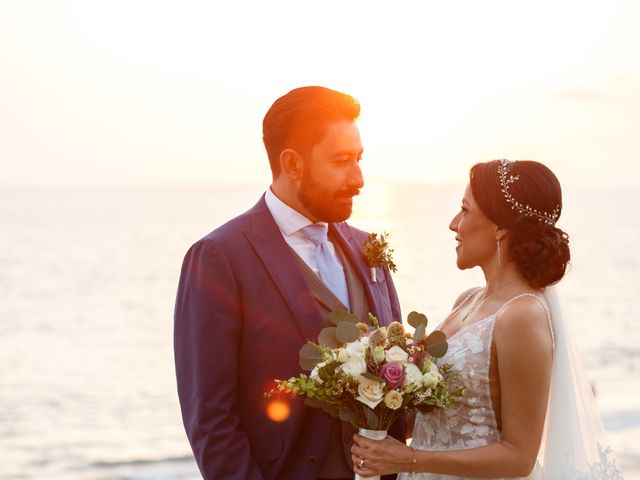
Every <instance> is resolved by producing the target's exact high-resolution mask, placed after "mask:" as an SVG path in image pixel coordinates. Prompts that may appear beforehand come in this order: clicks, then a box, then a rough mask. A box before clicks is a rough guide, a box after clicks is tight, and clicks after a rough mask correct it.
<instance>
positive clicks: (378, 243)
mask: <svg viewBox="0 0 640 480" xmlns="http://www.w3.org/2000/svg"><path fill="white" fill-rule="evenodd" d="M388 237H389V234H388V233H386V232H385V233H383V234H381V235H380V236H379V237H378V234H377V233H375V232H374V233H371V234H369V236H368V237H367V241H366V242H365V244H364V246H363V249H362V253H363V254H364V258H365V259H366V261H367V265H369V267H374V268H375V267H378V268H387V269H389V270H391V271H392V272H395V271H396V270H397V268H396V264H395V263H393V256H392V254H393V249H391V248H389V243H388V242H387V238H388Z"/></svg>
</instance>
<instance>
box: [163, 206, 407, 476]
mask: <svg viewBox="0 0 640 480" xmlns="http://www.w3.org/2000/svg"><path fill="white" fill-rule="evenodd" d="M330 235H331V238H332V239H333V241H337V242H339V243H340V246H341V247H342V249H343V250H344V252H345V255H346V256H347V258H348V259H349V261H350V262H351V264H352V265H353V266H354V267H355V269H356V270H357V272H358V274H359V276H360V278H361V280H362V282H363V284H364V285H365V290H366V292H367V295H368V298H369V302H370V305H371V307H372V310H373V313H374V314H375V315H376V316H377V317H378V319H379V320H380V323H381V324H383V325H384V324H388V323H390V322H391V321H393V320H397V321H401V316H400V306H399V303H398V298H397V295H396V291H395V288H394V286H393V282H392V280H391V276H390V274H389V272H388V271H386V270H385V271H382V270H379V271H378V272H377V273H378V279H379V280H378V283H371V281H370V280H369V274H368V268H367V266H366V265H365V263H364V259H363V256H362V253H361V252H362V245H363V244H364V242H365V241H366V238H367V234H366V233H365V232H362V231H360V230H357V229H355V228H353V227H350V226H349V225H347V224H346V223H339V224H332V225H330ZM325 326H326V325H325V324H324V323H323V320H322V318H321V316H320V313H319V310H318V308H317V306H316V304H315V301H314V299H313V296H312V293H311V291H310V290H309V288H308V287H307V285H306V283H305V281H304V279H303V277H302V274H301V273H300V271H299V268H298V266H297V264H296V260H295V258H294V256H293V254H292V252H291V250H290V248H289V246H288V245H287V243H286V242H285V240H284V238H283V237H282V234H281V233H280V230H279V229H278V227H277V225H276V223H275V221H274V220H273V217H272V216H271V213H270V212H269V210H268V208H267V206H266V203H265V202H264V197H262V198H261V199H260V201H259V202H258V203H257V204H256V205H255V206H254V207H253V208H252V209H251V210H249V211H247V212H245V213H244V214H242V215H240V216H239V217H236V218H234V219H233V220H231V221H230V222H228V223H226V224H224V225H223V226H221V227H219V228H218V229H216V230H214V231H213V232H211V233H210V234H209V235H207V236H206V237H204V238H203V239H201V240H200V241H198V242H196V243H195V244H194V245H193V246H192V247H191V249H190V250H189V251H188V252H187V254H186V256H185V259H184V263H183V266H182V274H181V277H180V285H179V287H178V295H177V300H176V308H175V325H174V327H175V329H174V349H175V362H176V375H177V380H178V394H179V397H180V405H181V408H182V417H183V420H184V425H185V429H186V431H187V436H188V438H189V441H190V443H191V447H192V449H193V452H194V455H195V458H196V461H197V463H198V467H199V468H200V471H201V472H202V475H203V477H204V478H205V479H207V480H213V479H215V480H221V479H225V480H226V479H237V480H262V479H265V480H266V479H296V480H305V479H308V480H312V479H315V478H316V474H317V471H318V467H319V463H320V461H321V460H322V457H323V454H324V451H325V447H326V445H327V441H328V438H329V431H330V426H331V419H330V418H329V417H328V416H327V415H326V414H325V413H324V412H323V411H322V410H320V409H315V408H310V407H306V406H305V405H304V404H303V402H302V401H301V399H291V400H290V402H289V405H290V407H291V413H290V416H289V417H288V419H287V420H286V421H283V422H274V421H273V420H271V419H269V417H268V415H267V413H266V408H267V404H268V402H269V400H268V399H265V398H264V396H263V393H264V392H265V391H266V390H268V389H270V388H271V387H272V386H273V379H276V378H279V379H286V378H290V377H292V376H294V375H298V374H299V373H300V372H301V368H300V366H299V364H298V352H299V350H300V348H301V347H302V345H303V344H304V343H305V342H306V341H307V340H313V341H317V338H318V334H319V332H320V330H321V329H322V328H324V327H325ZM288 400H289V399H288ZM400 429H401V430H402V431H397V432H395V436H398V437H402V438H403V439H404V431H403V427H400Z"/></svg>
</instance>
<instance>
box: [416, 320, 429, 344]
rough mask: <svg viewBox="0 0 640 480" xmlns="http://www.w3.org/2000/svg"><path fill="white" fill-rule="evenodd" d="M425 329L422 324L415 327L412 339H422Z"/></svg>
mask: <svg viewBox="0 0 640 480" xmlns="http://www.w3.org/2000/svg"><path fill="white" fill-rule="evenodd" d="M426 331H427V327H426V325H424V324H422V325H418V326H417V327H416V331H415V332H413V340H414V341H416V342H419V341H420V340H422V339H423V338H424V336H425V334H426Z"/></svg>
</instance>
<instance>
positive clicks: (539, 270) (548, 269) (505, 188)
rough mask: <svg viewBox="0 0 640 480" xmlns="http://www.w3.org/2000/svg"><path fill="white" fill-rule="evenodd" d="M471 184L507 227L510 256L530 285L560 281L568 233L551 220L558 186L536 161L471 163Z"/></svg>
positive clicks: (556, 213) (557, 209)
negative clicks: (472, 164)
mask: <svg viewBox="0 0 640 480" xmlns="http://www.w3.org/2000/svg"><path fill="white" fill-rule="evenodd" d="M470 184H471V191H472V193H473V197H474V198H475V200H476V202H477V203H478V206H479V207H480V210H482V213H484V214H485V215H486V216H487V218H489V220H491V221H492V222H493V223H495V224H496V225H497V226H498V227H500V228H504V229H506V230H508V231H509V236H510V240H511V241H510V247H509V256H510V257H511V259H512V260H513V261H515V263H516V264H517V265H518V267H519V269H520V271H521V272H522V274H523V275H524V276H525V278H526V279H527V280H528V281H529V284H530V285H531V286H532V287H533V288H544V287H546V286H548V285H551V284H554V283H556V282H558V281H559V280H560V279H561V278H562V277H563V276H564V273H565V270H566V268H567V264H568V263H569V259H570V258H571V255H570V252H569V236H568V235H567V234H566V233H565V232H563V231H562V230H560V229H559V228H557V227H556V226H555V223H556V221H557V219H558V218H559V217H560V213H561V211H562V190H561V188H560V182H558V179H557V178H556V176H555V175H554V173H553V172H552V171H551V170H549V169H548V168H547V167H545V166H544V165H543V164H541V163H539V162H534V161H531V160H520V161H517V162H511V161H508V160H494V161H491V162H485V163H478V164H476V165H474V166H473V167H472V168H471V172H470Z"/></svg>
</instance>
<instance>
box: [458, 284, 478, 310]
mask: <svg viewBox="0 0 640 480" xmlns="http://www.w3.org/2000/svg"><path fill="white" fill-rule="evenodd" d="M470 290H471V291H470V292H469V293H468V294H467V295H465V297H464V298H463V299H462V300H461V301H459V302H458V304H457V305H456V310H457V309H459V308H460V307H461V306H462V305H464V304H465V303H467V300H469V299H470V298H471V297H473V296H474V295H475V294H476V293H478V292H479V291H480V290H482V287H476V288H471V289H470Z"/></svg>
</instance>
